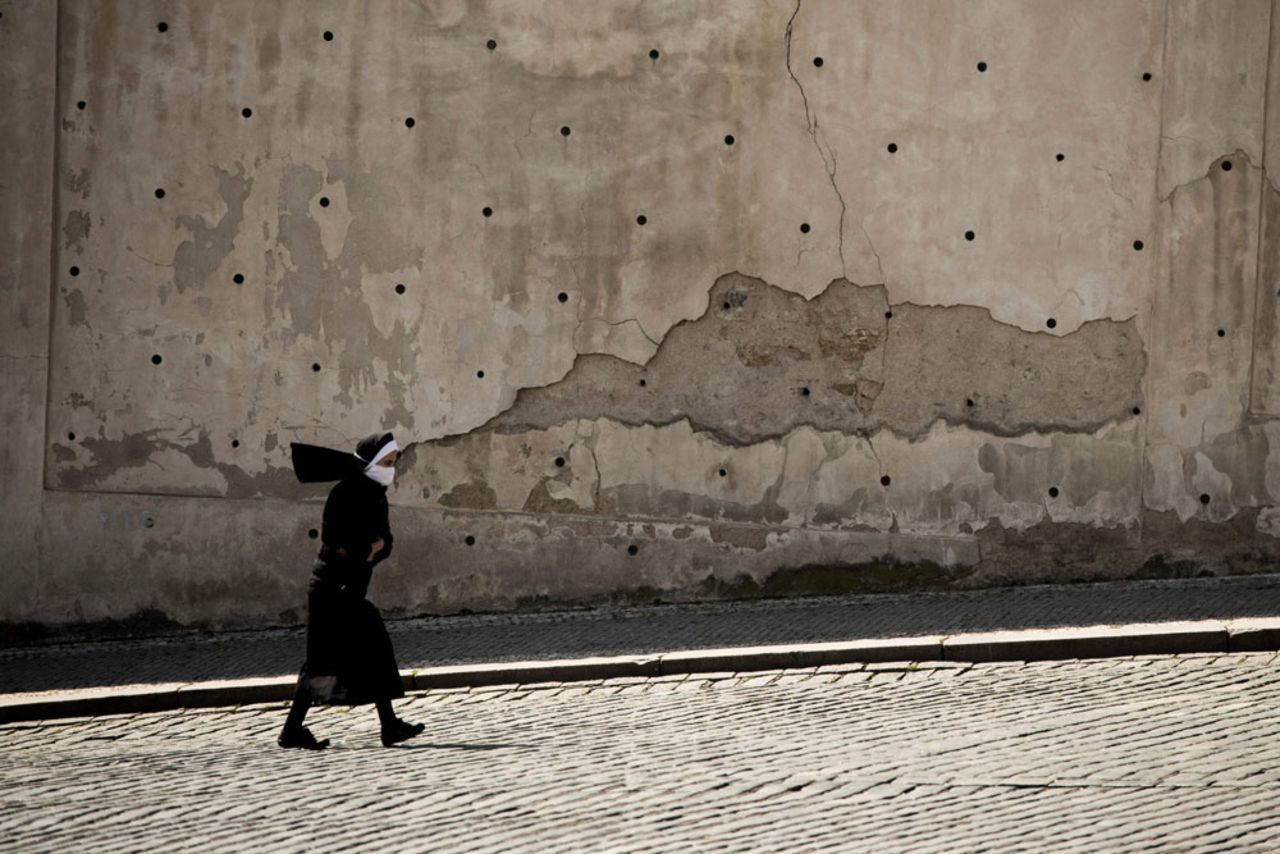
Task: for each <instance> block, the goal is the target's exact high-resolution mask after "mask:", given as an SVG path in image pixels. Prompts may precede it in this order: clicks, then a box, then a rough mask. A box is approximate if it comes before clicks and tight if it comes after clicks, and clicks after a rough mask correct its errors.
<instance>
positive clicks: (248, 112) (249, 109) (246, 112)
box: [240, 107, 253, 119]
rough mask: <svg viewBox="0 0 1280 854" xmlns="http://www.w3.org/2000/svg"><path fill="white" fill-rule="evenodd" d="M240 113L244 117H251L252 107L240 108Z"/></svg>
mask: <svg viewBox="0 0 1280 854" xmlns="http://www.w3.org/2000/svg"><path fill="white" fill-rule="evenodd" d="M240 115H242V116H244V117H245V118H246V119H247V118H250V117H252V116H253V108H252V107H245V108H244V109H243V110H241V111H240Z"/></svg>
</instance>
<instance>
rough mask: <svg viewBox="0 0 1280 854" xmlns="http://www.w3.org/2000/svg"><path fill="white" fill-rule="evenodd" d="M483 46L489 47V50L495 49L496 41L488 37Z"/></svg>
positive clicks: (496, 47)
mask: <svg viewBox="0 0 1280 854" xmlns="http://www.w3.org/2000/svg"><path fill="white" fill-rule="evenodd" d="M484 46H485V47H487V48H489V50H497V49H498V42H497V41H495V40H494V39H489V40H488V41H487V42H485V43H484Z"/></svg>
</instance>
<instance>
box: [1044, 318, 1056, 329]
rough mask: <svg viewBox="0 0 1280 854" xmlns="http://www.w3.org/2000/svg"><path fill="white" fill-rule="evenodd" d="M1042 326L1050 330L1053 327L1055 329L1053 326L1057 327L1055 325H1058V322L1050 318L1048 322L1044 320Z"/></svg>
mask: <svg viewBox="0 0 1280 854" xmlns="http://www.w3.org/2000/svg"><path fill="white" fill-rule="evenodd" d="M1044 325H1045V326H1047V327H1049V328H1050V329H1052V328H1053V327H1055V326H1057V325H1058V321H1056V320H1054V319H1053V318H1052V317H1051V318H1049V319H1048V320H1046V321H1045V322H1044Z"/></svg>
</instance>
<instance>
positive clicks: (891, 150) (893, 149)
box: [886, 142, 898, 154]
mask: <svg viewBox="0 0 1280 854" xmlns="http://www.w3.org/2000/svg"><path fill="white" fill-rule="evenodd" d="M886 148H888V150H889V153H890V154H896V153H897V151H898V143H896V142H891V143H889V144H888V146H886Z"/></svg>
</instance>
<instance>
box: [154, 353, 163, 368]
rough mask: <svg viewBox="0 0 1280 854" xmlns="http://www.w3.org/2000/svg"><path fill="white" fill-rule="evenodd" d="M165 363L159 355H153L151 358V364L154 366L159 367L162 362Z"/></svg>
mask: <svg viewBox="0 0 1280 854" xmlns="http://www.w3.org/2000/svg"><path fill="white" fill-rule="evenodd" d="M163 361H164V359H162V358H161V357H160V354H159V353H156V354H155V355H153V356H152V357H151V364H153V365H158V364H160V363H161V362H163Z"/></svg>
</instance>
